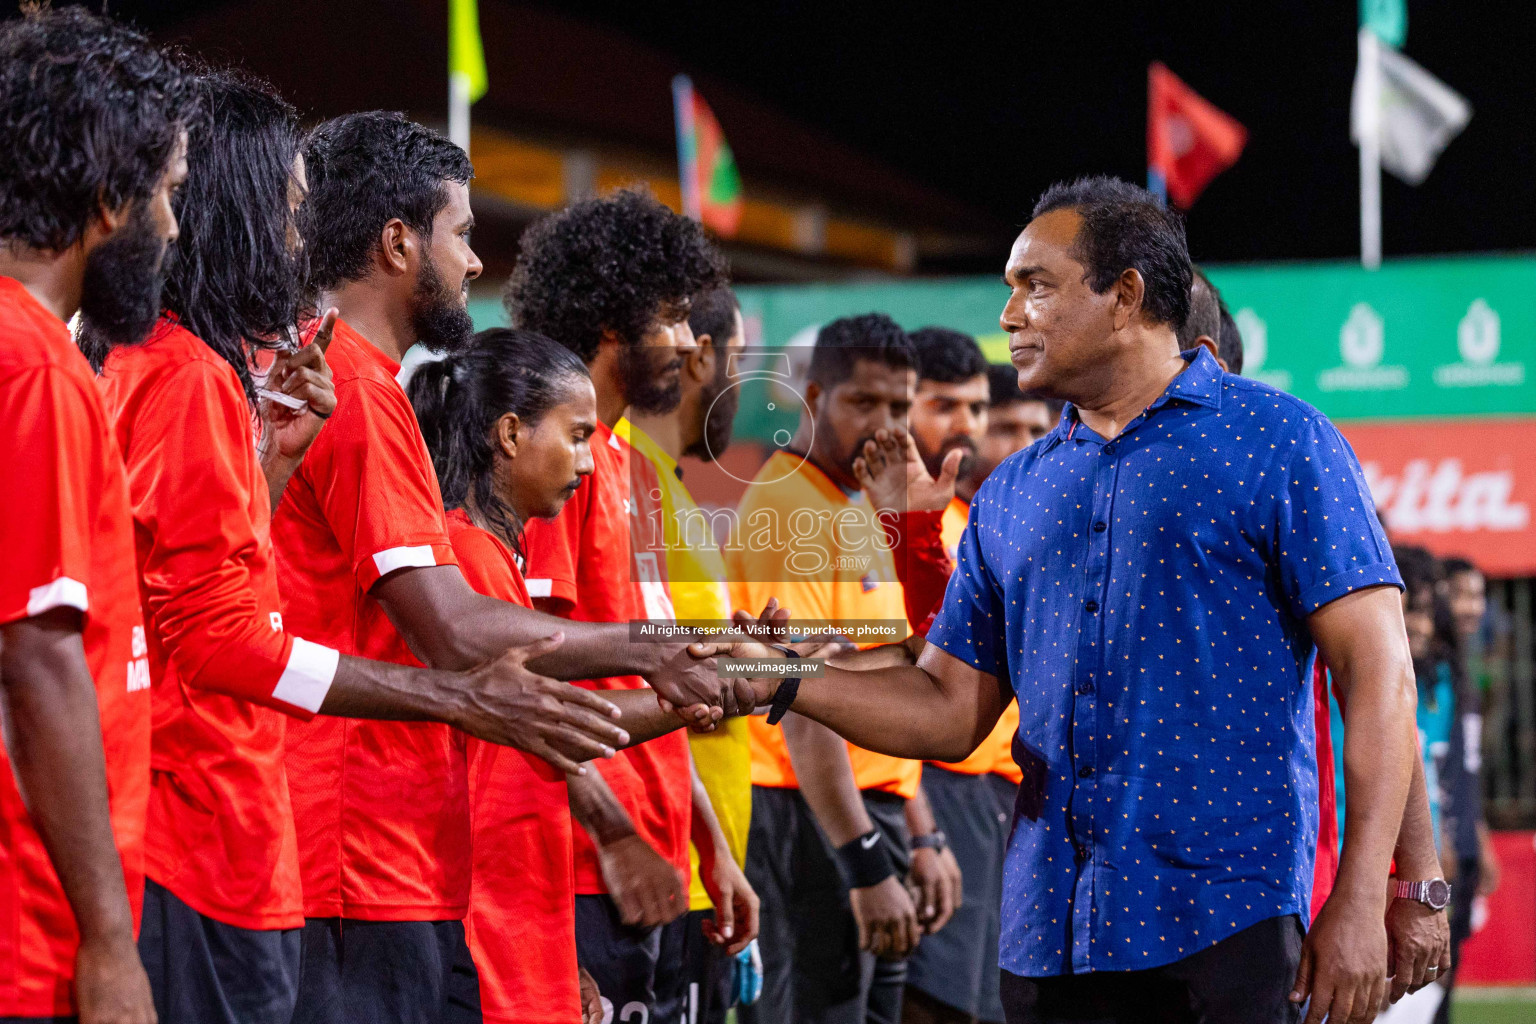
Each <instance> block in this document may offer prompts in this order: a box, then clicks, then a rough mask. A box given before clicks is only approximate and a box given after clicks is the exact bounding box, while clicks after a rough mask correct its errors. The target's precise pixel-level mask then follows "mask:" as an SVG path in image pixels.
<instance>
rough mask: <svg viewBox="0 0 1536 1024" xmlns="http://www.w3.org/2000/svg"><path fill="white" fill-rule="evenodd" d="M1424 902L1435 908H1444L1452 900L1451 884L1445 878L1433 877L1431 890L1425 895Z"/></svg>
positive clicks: (1430, 885) (1430, 884)
mask: <svg viewBox="0 0 1536 1024" xmlns="http://www.w3.org/2000/svg"><path fill="white" fill-rule="evenodd" d="M1424 902H1425V903H1428V904H1429V905H1430V907H1431V908H1433V909H1435V910H1444V909H1445V906H1446V904H1448V903H1450V902H1451V886H1450V884H1449V883H1448V882H1446V880H1445V879H1443V878H1435V879H1431V880H1430V883H1429V892H1427V893H1426V894H1425V895H1424Z"/></svg>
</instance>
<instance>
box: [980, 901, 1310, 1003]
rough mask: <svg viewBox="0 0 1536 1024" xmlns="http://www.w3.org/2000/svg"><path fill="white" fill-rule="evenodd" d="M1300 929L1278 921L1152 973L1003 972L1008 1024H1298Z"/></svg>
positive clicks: (1289, 918) (1295, 921) (1290, 920)
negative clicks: (1294, 995) (1294, 991)
mask: <svg viewBox="0 0 1536 1024" xmlns="http://www.w3.org/2000/svg"><path fill="white" fill-rule="evenodd" d="M1301 939H1302V927H1301V921H1300V919H1299V918H1297V917H1296V916H1295V915H1294V914H1289V915H1286V916H1284V917H1271V918H1269V919H1268V920H1265V921H1260V922H1259V923H1258V924H1255V925H1251V926H1249V927H1247V928H1244V929H1243V930H1242V931H1240V932H1238V933H1237V934H1236V935H1231V936H1228V937H1227V938H1225V939H1222V940H1221V941H1220V942H1218V943H1216V944H1215V945H1214V946H1211V947H1209V948H1207V949H1203V950H1201V951H1200V952H1198V953H1196V954H1194V955H1193V956H1187V957H1185V958H1184V959H1183V960H1176V961H1174V962H1173V963H1171V964H1165V965H1164V966H1162V967H1153V968H1151V969H1150V970H1145V971H1099V972H1095V973H1092V974H1067V975H1062V976H1061V977H1055V978H1021V977H1019V976H1018V975H1016V974H1009V973H1008V972H1007V971H1004V972H1002V994H1003V1008H1004V1009H1005V1010H1006V1012H1007V1014H1008V1024H1087V1022H1092V1024H1295V1022H1296V1021H1299V1020H1301V1009H1302V1008H1301V1006H1300V1004H1297V1003H1293V1002H1291V1000H1290V994H1291V987H1292V985H1293V984H1295V981H1296V969H1297V968H1298V967H1299V966H1300V965H1301Z"/></svg>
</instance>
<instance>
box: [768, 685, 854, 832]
mask: <svg viewBox="0 0 1536 1024" xmlns="http://www.w3.org/2000/svg"><path fill="white" fill-rule="evenodd" d="M783 725H784V745H785V747H787V748H788V750H789V760H790V764H791V765H793V767H794V769H795V778H796V779H798V780H799V782H800V795H801V796H803V797H805V802H806V803H807V804H809V805H810V808H811V813H812V814H814V815H815V816H816V821H817V822H818V823H819V824H820V825H821V828H822V831H823V832H825V833H826V834H827V838H828V839H830V840H831V841H832V845H833V846H835V847H836V846H843V845H846V844H847V843H851V842H853V841H854V840H855V839H857V838H859V836H862V835H864V834H865V833H866V832H868V831H869V830H870V829H871V828H873V827H874V825H873V824H872V823H871V822H870V820H869V812H868V811H867V810H865V808H864V798H863V796H861V795H860V793H859V787H858V784H857V783H856V782H855V781H854V777H853V765H852V764H851V763H850V762H849V760H848V745H847V744H846V743H845V742H843V740H842V739H840V738H839V737H838V736H837V735H836V734H835V733H833V732H832V731H831V730H830V729H828V728H827V727H826V726H824V725H819V724H817V723H816V722H813V721H811V720H810V719H808V718H804V717H801V716H798V715H795V714H793V713H791V714H789V715H787V716H785V718H784V723H783Z"/></svg>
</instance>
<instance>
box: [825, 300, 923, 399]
mask: <svg viewBox="0 0 1536 1024" xmlns="http://www.w3.org/2000/svg"><path fill="white" fill-rule="evenodd" d="M861 359H868V360H873V361H875V362H879V363H884V364H885V365H886V366H895V367H901V368H905V369H912V370H916V369H917V368H918V361H917V349H916V348H915V347H913V345H912V336H911V335H910V334H908V333H907V332H906V331H904V330H902V329H901V327H900V326H898V325H897V323H896V321H895V320H892V319H891V318H890V317H888V316H886V315H885V314H884V313H865V314H863V315H861V316H845V317H842V318H841V319H838V320H833V321H831V322H830V323H826V324H823V325H822V326H821V330H819V331H817V332H816V345H815V347H814V348H813V349H811V366H810V370H809V371H808V372H807V379H808V380H813V381H815V382H816V383H817V384H820V385H821V386H822V387H823V388H827V389H831V388H835V387H837V386H838V385H839V384H841V383H843V382H844V381H846V380H847V379H848V378H849V377H852V376H853V368H854V365H855V364H856V363H858V361H859V360H861Z"/></svg>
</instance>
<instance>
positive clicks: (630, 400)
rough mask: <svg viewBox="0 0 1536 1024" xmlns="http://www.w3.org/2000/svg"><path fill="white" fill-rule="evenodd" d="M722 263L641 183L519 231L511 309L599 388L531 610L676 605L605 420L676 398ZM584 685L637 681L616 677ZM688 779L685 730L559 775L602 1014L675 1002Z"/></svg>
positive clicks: (532, 558) (585, 944)
mask: <svg viewBox="0 0 1536 1024" xmlns="http://www.w3.org/2000/svg"><path fill="white" fill-rule="evenodd" d="M724 276H725V271H724V267H723V265H722V262H721V259H720V256H719V255H718V253H717V252H716V251H715V249H714V247H713V246H712V245H710V243H709V242H708V241H707V240H706V238H705V237H704V232H703V229H702V228H700V227H699V225H698V224H696V223H694V222H693V221H691V220H688V219H687V218H685V217H681V216H679V215H677V214H675V213H673V212H672V211H671V210H668V209H667V208H666V207H664V206H662V205H661V204H660V203H659V202H657V201H656V200H655V199H654V198H652V197H651V196H649V195H647V194H646V193H644V192H639V191H621V192H618V193H616V194H615V195H613V196H611V197H607V198H602V199H588V200H585V201H583V202H579V203H575V204H573V205H572V206H570V207H568V208H567V209H565V210H563V211H561V212H559V213H556V214H553V215H551V216H549V217H546V218H545V219H543V220H542V221H539V222H538V223H536V224H534V225H533V226H532V227H531V228H529V229H528V231H527V233H526V234H525V235H524V236H523V241H522V251H521V254H520V257H519V260H518V264H517V269H516V270H515V271H514V272H513V274H512V278H511V280H510V281H508V283H507V288H506V296H505V301H506V306H507V310H508V312H509V313H510V314H511V317H512V323H513V324H514V325H515V326H517V327H521V328H523V329H525V330H532V331H538V332H539V333H541V334H545V335H547V336H549V337H551V338H554V339H555V340H556V341H558V342H560V343H561V344H563V345H565V346H566V347H567V348H569V349H571V351H573V352H575V353H576V354H577V355H578V356H580V357H581V359H582V360H583V361H584V362H585V363H586V364H587V367H588V369H589V370H590V371H591V374H592V383H593V385H594V386H595V387H596V389H597V417H598V427H597V433H596V434H595V435H594V436H593V437H592V442H591V446H592V458H593V463H594V471H593V473H592V475H591V476H589V477H586V478H585V479H583V481H582V483H581V486H580V488H579V489H578V490H577V492H576V494H575V496H574V497H573V498H572V499H571V500H570V501H569V502H568V503H567V504H566V506H565V509H564V511H562V512H561V514H560V516H559V517H558V518H556V519H555V520H552V521H544V520H536V521H534V522H532V523H529V524H528V526H527V530H526V533H525V543H526V545H527V557H528V590H529V593H530V594H531V595H532V596H533V598H534V600H535V602H536V604H538V605H539V607H541V608H542V609H544V610H547V611H552V612H554V613H556V614H559V615H565V616H569V617H571V618H575V619H584V620H592V621H610V622H612V621H617V622H622V621H628V620H634V619H671V618H674V614H673V609H672V603H671V599H670V596H669V594H668V590H667V585H666V582H665V579H666V577H665V570H664V566H665V556H666V552H665V551H664V550H657V547H659V545H657V546H649V547H648V546H647V545H646V543H645V542H644V538H643V536H642V531H641V530H640V529H639V524H640V523H642V522H645V521H647V520H646V503H647V502H650V501H652V500H653V499H652V495H653V493H654V494H660V493H661V490H660V487H659V483H658V482H657V480H656V478H655V476H654V469H653V468H652V467H651V464H650V463H649V462H648V461H647V460H646V459H644V458H643V457H640V456H638V455H636V454H635V452H634V451H633V449H631V448H630V446H629V444H628V442H626V441H624V440H623V439H622V438H621V437H619V436H618V435H617V434H615V433H614V431H613V427H614V425H615V424H616V423H618V421H619V420H620V418H621V417H622V416H623V415H624V411H625V409H626V408H628V409H633V410H636V411H639V412H647V413H666V412H670V411H672V410H673V409H675V408H676V407H677V405H678V403H679V402H680V401H681V399H682V371H683V362H684V358H685V356H687V355H688V354H690V353H692V352H693V351H695V349H696V348H697V345H696V344H695V341H694V337H693V333H692V330H691V329H690V327H689V323H688V314H689V310H690V307H691V305H692V302H693V300H694V298H695V297H697V296H699V295H700V294H702V293H703V292H705V291H706V290H708V289H710V288H713V287H715V286H716V285H719V284H721V283H722V282H723V280H724ZM595 685H598V686H602V687H625V686H630V687H633V686H640V685H643V684H642V683H641V682H640V680H638V679H637V678H635V677H633V676H628V677H621V678H617V679H608V680H603V681H600V682H598V683H597V684H595ZM695 780H696V775H695V773H694V770H693V762H692V759H691V757H690V755H689V751H688V740H687V737H686V736H685V735H684V734H682V733H673V734H672V735H670V736H665V737H662V738H660V739H655V740H652V741H650V742H649V743H645V744H641V745H639V746H636V747H631V748H629V749H628V750H625V751H622V752H621V753H620V754H619V756H618V757H617V758H615V759H614V760H612V761H609V762H606V763H604V764H603V765H602V769H601V771H600V772H598V771H591V772H588V773H587V774H586V775H585V776H579V777H578V776H572V777H571V779H570V793H571V811H572V813H573V814H574V815H575V816H576V819H577V821H578V822H580V823H581V825H582V828H583V830H584V832H583V833H578V834H577V836H576V851H575V855H576V892H577V897H576V945H577V951H578V953H579V955H580V959H581V963H582V966H583V967H585V968H586V969H587V970H588V971H589V972H590V973H591V974H592V976H593V978H594V979H595V980H596V981H597V985H598V988H599V990H600V991H601V993H602V996H603V999H604V1001H605V1004H608V1005H609V1006H611V1008H612V1009H613V1011H614V1016H615V1019H627V1016H626V1014H627V1011H628V1010H629V1008H630V1007H636V1006H638V1007H643V1008H645V1010H646V1011H647V1013H648V1014H649V1019H651V1020H667V1021H672V1020H677V1019H678V1017H679V1016H681V1015H682V1006H681V1000H680V989H681V985H680V981H679V978H678V974H677V972H678V971H679V970H680V967H681V959H682V957H681V952H682V948H683V944H684V943H683V940H684V937H685V936H684V932H683V929H684V928H685V927H686V925H687V921H688V918H687V917H685V916H684V914H685V912H686V911H687V909H688V899H687V895H686V892H685V889H684V885H685V884H686V881H687V878H688V874H689V863H688V842H689V837H690V834H691V830H692V825H693V823H694V820H695V816H697V817H698V819H699V820H700V821H701V822H702V823H703V825H704V827H703V828H702V829H701V834H704V833H716V832H718V827H717V826H716V824H715V822H714V810H713V808H712V807H711V805H710V802H709V797H708V794H707V793H706V792H705V790H704V788H703V786H702V785H698V784H695ZM588 837H590V842H589V841H588ZM740 884H741V885H743V886H744V885H745V879H741V880H740ZM717 895H719V894H717ZM723 898H724V899H725V900H726V901H727V902H730V901H731V899H732V897H731V895H730V894H729V893H726V894H723ZM717 903H718V900H717ZM726 937H727V938H729V936H726Z"/></svg>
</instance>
